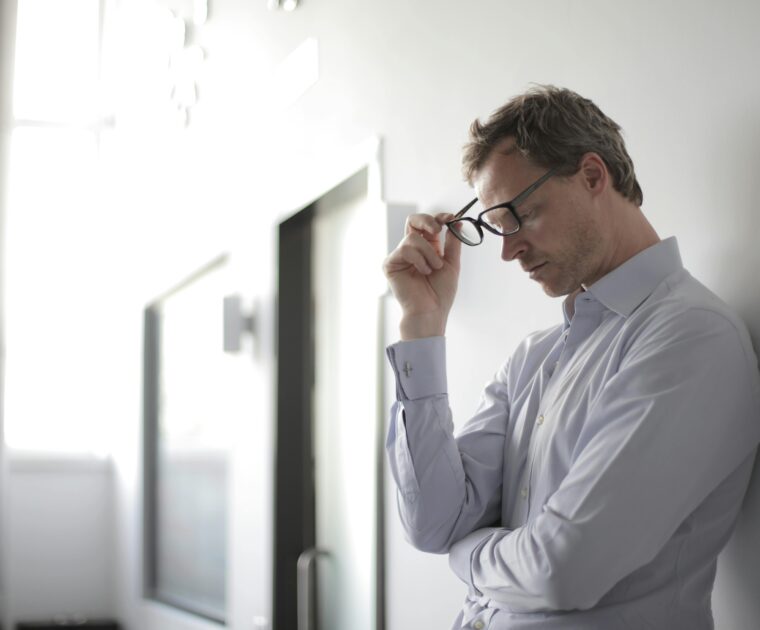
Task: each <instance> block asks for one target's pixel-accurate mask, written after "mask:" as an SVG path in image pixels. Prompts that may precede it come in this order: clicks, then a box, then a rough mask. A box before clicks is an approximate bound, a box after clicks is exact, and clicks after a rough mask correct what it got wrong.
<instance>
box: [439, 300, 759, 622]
mask: <svg viewBox="0 0 760 630" xmlns="http://www.w3.org/2000/svg"><path fill="white" fill-rule="evenodd" d="M750 354H751V352H750V353H748V352H747V350H746V343H743V342H742V338H741V334H740V333H739V332H738V331H737V330H736V328H735V327H734V325H733V323H732V322H730V321H729V320H727V319H726V318H725V317H724V316H723V315H720V314H717V313H713V312H711V311H707V310H700V309H692V310H690V311H687V312H686V313H683V314H680V316H679V317H677V318H675V317H674V318H673V320H672V321H670V322H668V323H666V324H665V325H662V326H659V327H658V328H657V329H656V330H654V331H651V332H650V333H649V334H648V335H647V338H646V339H641V340H639V342H638V343H637V348H636V349H635V351H632V352H631V353H630V354H629V356H627V357H626V359H625V360H624V362H623V364H622V365H621V367H620V370H619V371H618V373H617V374H616V375H615V376H614V377H613V378H612V379H611V380H610V381H608V383H607V385H606V386H605V388H604V389H603V390H602V392H601V394H600V396H599V398H598V399H597V401H596V402H595V403H594V405H593V407H592V410H591V413H590V414H589V417H588V420H587V422H586V424H585V429H584V432H583V433H582V434H581V437H580V440H579V443H578V445H577V448H576V453H577V455H576V456H575V461H574V462H573V464H572V466H571V468H570V471H569V473H568V475H567V477H566V478H565V479H564V481H563V482H562V484H561V485H560V487H559V488H558V490H557V491H556V492H555V493H554V494H553V495H552V496H551V497H550V498H549V499H548V500H547V502H546V504H545V505H544V507H543V511H542V513H541V514H539V515H538V516H537V517H536V518H534V519H533V520H531V521H530V522H528V523H527V524H526V525H525V526H523V527H521V528H519V529H516V530H513V531H508V530H504V529H498V528H491V529H483V530H479V531H476V532H473V533H471V534H470V535H469V536H467V537H466V538H464V539H463V540H461V541H459V542H458V543H456V544H454V545H453V547H452V548H451V551H450V556H449V561H450V565H451V567H452V569H453V570H454V572H455V573H456V574H457V575H458V576H459V577H460V578H461V579H462V580H463V581H464V582H465V583H466V584H468V586H469V587H470V590H471V593H473V594H474V595H475V596H485V597H487V598H491V599H494V600H497V601H499V602H501V603H503V604H505V605H506V606H507V607H508V608H509V609H511V610H513V611H515V612H536V611H547V610H572V609H588V608H592V607H593V606H594V605H595V604H596V603H597V602H598V601H599V600H600V599H601V598H602V597H603V596H604V595H605V593H607V592H608V591H609V590H610V589H611V588H612V587H613V586H614V585H615V584H616V583H617V582H618V581H620V580H621V579H623V578H624V577H626V576H628V575H629V574H631V573H632V572H633V571H635V570H636V569H638V568H640V567H642V566H644V565H646V564H647V563H649V562H650V561H651V560H652V559H653V558H654V557H655V556H656V555H657V554H658V552H659V551H660V550H661V549H662V548H663V546H664V545H665V543H666V542H667V541H668V540H669V539H670V538H671V537H672V536H673V534H674V532H675V531H676V529H677V528H678V527H679V526H680V525H681V524H682V523H683V521H684V520H685V519H686V518H687V517H688V516H689V515H690V514H691V513H692V512H693V511H694V510H695V509H696V508H697V507H698V506H699V505H700V504H701V503H702V502H703V501H704V500H705V498H706V497H707V496H708V495H709V494H710V493H712V492H713V491H714V490H715V489H716V488H717V487H718V486H719V485H720V484H721V482H723V481H724V480H726V479H727V478H728V477H729V476H730V475H732V473H734V471H739V469H740V467H742V468H741V470H744V471H749V470H750V467H751V460H752V456H753V452H754V451H755V448H756V445H757V443H758V439H760V421H759V418H758V414H759V411H758V409H759V408H760V400H759V397H758V376H757V364H756V361H755V359H754V357H753V356H749V355H750ZM740 472H741V471H740ZM747 478H748V476H747V475H746V474H745V475H743V476H742V475H739V476H738V477H737V479H738V480H739V481H741V480H742V479H743V480H745V481H746V479H747ZM745 487H746V485H745ZM739 490H741V491H742V492H743V490H742V489H741V488H739V489H738V490H737V491H736V492H737V496H736V497H735V498H736V503H737V504H738V503H739V502H740V500H741V499H740V497H739V494H740V492H739Z"/></svg>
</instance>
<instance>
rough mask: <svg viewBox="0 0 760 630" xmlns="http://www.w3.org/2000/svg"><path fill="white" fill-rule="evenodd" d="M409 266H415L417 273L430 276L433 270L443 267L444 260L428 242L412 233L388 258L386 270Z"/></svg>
mask: <svg viewBox="0 0 760 630" xmlns="http://www.w3.org/2000/svg"><path fill="white" fill-rule="evenodd" d="M408 265H413V266H414V267H415V269H417V271H419V272H420V273H422V274H425V275H428V274H429V273H431V272H432V270H434V269H440V268H441V267H443V259H442V258H441V257H440V256H439V255H438V252H436V250H435V248H434V247H433V245H432V244H431V243H430V242H429V241H428V240H426V239H425V238H424V237H423V236H422V235H420V234H418V233H416V232H412V233H411V234H409V235H408V236H407V237H406V238H404V240H403V241H401V244H400V245H399V246H398V247H397V248H396V249H395V250H394V251H393V252H392V253H391V255H390V256H389V257H388V260H387V265H386V269H387V270H388V271H394V270H397V269H398V267H405V266H408ZM394 267H396V269H394Z"/></svg>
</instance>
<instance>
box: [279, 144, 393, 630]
mask: <svg viewBox="0 0 760 630" xmlns="http://www.w3.org/2000/svg"><path fill="white" fill-rule="evenodd" d="M381 148H382V145H381V141H380V139H379V138H377V137H372V138H370V139H368V140H367V141H366V142H365V143H363V144H361V145H359V146H358V147H357V148H356V149H355V150H354V151H353V152H349V153H347V154H346V155H345V156H343V158H342V159H341V160H339V161H336V162H334V163H333V164H332V165H331V167H328V169H327V171H325V170H324V169H325V164H322V165H319V167H317V168H316V169H311V170H310V169H308V168H304V172H310V173H312V176H311V177H312V178H311V181H308V182H302V185H301V186H300V189H301V190H302V191H303V190H309V191H311V192H310V194H308V195H305V197H306V199H307V200H306V201H305V202H302V203H298V202H297V201H294V200H291V201H290V202H288V203H287V205H288V207H290V208H295V210H293V211H291V212H289V213H286V215H285V216H284V217H282V218H281V220H280V222H279V224H278V229H277V239H278V246H277V265H276V272H277V281H276V283H275V287H276V294H277V299H276V316H275V317H276V320H275V321H276V331H275V341H276V379H275V380H276V386H275V392H276V393H275V400H276V411H275V440H274V444H275V453H274V488H273V490H274V495H273V508H274V509H273V518H274V527H273V554H272V629H273V630H298V629H297V610H296V601H297V575H296V563H297V560H298V557H299V555H300V554H301V552H302V551H304V550H306V549H310V548H313V547H314V546H315V543H316V540H315V524H316V514H315V509H316V505H315V480H314V466H313V464H314V462H313V459H312V458H313V449H312V444H313V435H312V424H313V409H312V401H311V391H312V386H313V382H314V363H315V354H314V337H313V335H314V330H313V317H312V316H311V314H312V313H313V304H312V280H311V257H312V235H311V225H312V221H313V219H314V218H315V216H316V213H317V202H318V200H319V199H321V198H322V197H323V196H324V195H325V194H326V193H328V192H329V191H330V190H332V189H334V188H336V187H339V186H341V185H342V184H344V183H346V182H347V181H348V180H350V179H351V178H352V177H354V176H356V175H358V174H360V173H361V172H362V171H366V178H367V195H366V200H367V203H368V204H370V205H371V206H373V207H376V208H377V211H378V212H379V211H381V209H382V208H384V204H383V202H382V178H381V167H380V162H381ZM320 168H321V169H323V170H321V171H320ZM294 170H295V169H294ZM386 238H387V230H386ZM285 261H287V263H288V264H287V265H284V264H283V263H284V262H285ZM384 292H385V289H384V287H378V309H379V311H378V312H379V313H380V321H379V326H378V328H379V330H378V341H379V340H380V339H381V338H382V333H383V331H384V328H385V324H384V321H383V319H382V317H383V309H382V308H381V302H380V300H381V296H382V295H383V293H384ZM303 313H308V314H309V315H308V316H307V317H305V318H304V317H302V314H303ZM380 350H381V348H379V347H378V362H379V363H381V362H382V352H380ZM383 375H384V370H382V369H379V370H378V379H379V382H378V394H379V395H378V401H379V403H380V407H382V403H383V400H384V397H383V392H384V391H385V385H384V382H383ZM285 384H287V386H284V385H285ZM294 392H298V393H299V395H298V396H294V395H293V394H294ZM381 417H382V416H381V412H380V409H378V422H377V431H376V438H375V457H376V462H377V470H376V487H375V490H374V492H375V506H376V510H375V512H376V523H375V531H376V539H375V602H376V608H375V610H376V613H375V620H374V627H373V628H371V629H370V630H385V623H386V621H385V618H386V588H385V500H384V497H385V483H384V477H385V475H384V448H383V444H384V423H383V422H381V421H380V420H381ZM312 584H313V582H312ZM311 600H312V601H314V594H313V593H312V597H311Z"/></svg>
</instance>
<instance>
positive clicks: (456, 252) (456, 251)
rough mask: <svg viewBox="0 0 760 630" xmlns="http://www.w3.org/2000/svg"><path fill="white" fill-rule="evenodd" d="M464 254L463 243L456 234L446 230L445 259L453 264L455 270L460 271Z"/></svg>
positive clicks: (444, 242)
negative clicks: (460, 261)
mask: <svg viewBox="0 0 760 630" xmlns="http://www.w3.org/2000/svg"><path fill="white" fill-rule="evenodd" d="M461 254H462V241H460V240H459V239H458V238H457V237H456V236H454V232H452V231H451V230H450V229H446V238H445V239H444V241H443V259H444V260H445V261H446V262H448V263H449V264H451V265H452V266H453V267H454V269H456V270H457V271H459V260H460V257H461Z"/></svg>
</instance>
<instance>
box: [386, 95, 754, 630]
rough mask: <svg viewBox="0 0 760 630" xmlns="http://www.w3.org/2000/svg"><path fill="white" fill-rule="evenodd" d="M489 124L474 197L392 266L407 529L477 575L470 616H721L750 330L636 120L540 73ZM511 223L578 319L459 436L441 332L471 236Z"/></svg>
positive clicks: (531, 344) (524, 621) (619, 624)
mask: <svg viewBox="0 0 760 630" xmlns="http://www.w3.org/2000/svg"><path fill="white" fill-rule="evenodd" d="M470 136H471V137H470V142H469V144H468V145H467V146H466V147H465V151H464V173H465V176H466V178H467V180H468V181H469V182H470V183H471V184H472V185H473V186H474V188H475V189H476V191H477V196H478V197H477V200H476V201H475V202H473V203H471V204H468V206H467V207H466V208H465V209H464V210H463V211H461V212H460V213H459V214H457V215H456V216H455V215H447V214H439V215H436V216H428V215H424V214H416V215H413V216H410V217H409V219H408V220H407V227H406V236H405V238H404V240H403V241H402V242H401V243H400V245H399V246H398V247H397V248H396V249H395V250H394V251H393V252H392V253H391V254H390V255H389V256H388V258H387V259H386V261H385V264H384V270H385V273H386V276H387V278H388V280H389V283H390V286H391V289H392V291H393V293H394V295H395V296H396V298H397V300H398V301H399V303H400V305H401V307H402V319H401V323H400V333H401V341H400V342H399V343H397V344H394V345H392V346H390V347H389V348H388V357H389V360H390V362H391V364H392V366H393V369H394V372H395V374H396V379H397V398H398V400H397V402H396V403H395V404H394V406H393V409H392V417H391V425H390V430H389V434H388V441H387V451H388V457H389V461H390V467H391V470H392V473H393V476H394V479H395V481H396V483H397V486H398V504H399V510H400V515H401V519H402V521H403V524H404V527H405V530H406V532H407V535H408V537H409V539H410V541H411V542H412V543H413V544H414V545H415V546H416V547H417V548H419V549H421V550H423V551H429V552H435V553H448V554H449V564H450V566H451V568H452V570H453V571H454V572H455V573H456V575H457V576H458V577H459V578H460V579H461V580H462V581H463V582H464V583H465V584H466V585H467V587H468V592H467V597H466V600H465V603H464V606H463V609H462V612H461V613H460V615H459V617H458V619H457V620H456V622H455V625H454V627H455V628H475V629H480V628H491V629H494V630H501V629H507V628H509V629H516V628H520V629H522V628H542V629H551V628H562V629H565V630H567V629H570V628H573V629H582V630H595V629H599V630H611V629H617V628H621V629H630V630H642V629H644V628H647V629H657V630H680V629H683V630H702V629H708V628H712V627H713V620H712V614H711V608H710V594H711V590H712V586H713V581H714V577H715V568H716V558H717V555H718V553H719V552H720V550H721V549H722V547H723V546H724V545H725V543H726V542H727V540H728V539H729V537H730V535H731V532H732V531H733V528H734V525H735V522H736V519H737V516H738V513H739V509H740V505H741V502H742V497H743V495H744V493H745V491H746V488H747V484H748V481H749V478H750V474H751V470H752V464H753V460H754V454H755V449H756V445H757V443H758V441H760V419H759V418H758V415H759V410H760V385H759V383H758V371H757V362H756V358H755V355H754V353H753V350H752V347H751V343H750V340H749V337H748V335H747V332H746V330H745V327H744V326H743V324H742V323H741V321H740V320H739V319H738V318H737V317H736V316H735V315H734V314H733V313H732V312H731V311H730V310H729V309H728V308H727V307H726V306H725V305H724V304H723V303H722V302H721V301H720V300H719V299H718V298H717V297H715V296H714V295H713V294H712V293H711V292H710V291H709V290H708V289H706V288H705V287H704V286H703V285H701V284H700V283H699V282H697V281H696V280H695V279H694V278H692V277H691V276H690V275H689V273H688V272H687V271H686V270H685V269H684V268H683V266H682V264H681V260H680V256H679V253H678V246H677V244H676V241H675V239H673V238H670V239H667V240H664V241H661V240H660V239H659V237H658V236H657V233H656V232H655V230H654V229H653V228H652V226H651V225H650V224H649V222H648V221H647V219H646V218H645V217H644V215H643V214H642V212H641V210H640V205H641V202H642V193H641V188H640V187H639V184H638V182H637V181H636V177H635V174H634V168H633V164H632V162H631V159H630V157H629V156H628V153H627V152H626V149H625V145H624V143H623V140H622V137H621V135H620V128H619V127H618V125H617V124H616V123H615V122H613V121H612V120H611V119H609V118H608V117H607V116H606V115H605V114H603V113H602V112H601V111H600V110H599V109H598V108H597V107H596V105H594V104H593V103H592V102H591V101H589V100H587V99H584V98H582V97H580V96H579V95H577V94H575V93H573V92H571V91H569V90H564V89H558V88H554V87H539V88H536V89H533V90H531V91H529V92H528V93H526V94H524V95H521V96H518V97H516V98H514V99H512V100H511V101H510V102H508V103H507V104H506V105H505V106H503V107H502V108H501V109H499V110H497V111H496V112H494V114H493V115H492V116H491V118H490V119H489V120H488V121H487V122H486V123H485V124H482V123H480V122H478V121H476V122H475V123H473V125H472V127H471V130H470ZM508 200H511V201H508ZM444 230H445V238H444V239H443V244H442V245H441V242H440V236H441V232H442V231H444ZM494 237H496V238H500V239H501V241H502V258H503V259H504V260H505V261H517V262H518V263H519V264H520V266H521V267H522V268H523V269H524V270H525V271H526V272H527V273H528V274H529V276H530V278H531V279H532V280H535V281H536V282H538V283H540V285H541V286H542V287H543V289H544V291H545V292H546V293H547V294H548V295H550V296H567V297H566V298H565V300H564V302H563V313H562V315H563V317H562V320H563V321H562V323H561V324H559V325H557V326H555V327H554V328H551V329H549V330H546V331H542V332H537V333H534V334H532V335H530V336H529V337H528V338H527V339H525V340H524V341H523V343H522V344H521V345H520V346H519V347H518V348H517V350H515V352H514V354H513V355H512V356H511V357H510V358H509V360H508V361H507V362H506V363H505V365H504V366H503V367H502V368H501V369H500V370H499V372H498V373H497V375H496V377H495V379H494V380H493V382H491V383H490V384H489V385H488V386H487V387H486V389H485V391H484V393H483V397H482V402H481V405H480V407H479V409H478V410H477V412H476V414H475V416H474V417H473V418H472V419H470V420H469V422H467V423H466V424H465V426H464V428H463V429H462V430H461V431H460V432H459V434H458V435H457V436H456V437H454V435H453V423H452V420H451V413H450V410H449V407H448V403H447V394H446V372H445V356H444V337H443V335H444V333H445V329H446V320H447V317H448V314H449V310H450V308H451V305H452V303H453V301H454V297H455V293H456V287H457V279H458V274H459V260H460V253H461V247H462V242H464V243H466V244H468V245H477V244H478V243H479V242H480V241H481V240H482V239H483V238H494ZM515 307H516V308H517V307H519V305H515ZM505 317H506V315H505Z"/></svg>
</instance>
